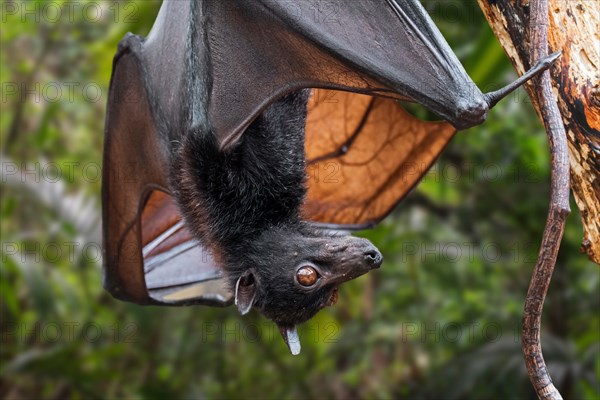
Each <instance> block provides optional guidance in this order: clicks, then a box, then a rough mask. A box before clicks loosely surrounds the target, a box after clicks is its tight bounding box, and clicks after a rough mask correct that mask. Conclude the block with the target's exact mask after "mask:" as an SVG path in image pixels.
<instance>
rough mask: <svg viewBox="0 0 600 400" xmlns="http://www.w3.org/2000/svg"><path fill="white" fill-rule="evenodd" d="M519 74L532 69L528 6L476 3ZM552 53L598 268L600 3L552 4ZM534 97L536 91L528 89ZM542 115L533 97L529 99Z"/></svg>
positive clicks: (509, 0) (588, 244)
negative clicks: (559, 53)
mask: <svg viewBox="0 0 600 400" xmlns="http://www.w3.org/2000/svg"><path fill="white" fill-rule="evenodd" d="M478 1H479V5H480V7H481V9H482V10H483V12H484V14H485V16H486V18H487V20H488V22H489V23H490V26H491V27H492V30H493V31H494V33H495V34H496V36H497V37H498V39H499V40H500V43H501V44H502V47H504V50H505V51H506V52H507V54H508V56H509V57H510V59H511V61H512V63H513V65H514V66H515V68H516V69H517V71H518V72H519V73H520V74H522V73H523V72H524V71H525V70H527V69H528V68H529V67H530V61H531V59H530V58H529V51H530V49H531V45H530V36H529V29H528V21H529V6H530V2H529V1H515V0H497V1H490V0H478ZM548 1H549V13H548V33H549V34H548V42H549V51H550V52H554V51H559V50H562V52H563V54H562V57H561V58H560V60H559V61H558V62H557V63H556V64H555V65H554V66H553V67H552V68H551V81H552V86H553V88H554V92H555V93H556V95H557V97H558V106H559V109H560V113H561V115H562V119H563V123H564V125H565V129H566V132H567V139H568V144H569V158H570V167H571V187H572V189H573V194H574V197H575V201H576V203H577V207H578V208H579V210H580V212H581V218H582V222H583V227H584V238H583V243H582V247H581V249H582V251H584V252H585V253H586V254H587V256H588V257H589V258H590V260H592V261H594V262H596V263H598V264H600V2H598V1H597V0H568V1H567V0H548ZM526 89H527V91H528V93H529V95H530V96H531V95H532V86H531V85H527V87H526ZM531 97H532V99H533V103H534V106H535V108H536V110H538V113H539V106H538V102H537V99H536V98H535V96H531Z"/></svg>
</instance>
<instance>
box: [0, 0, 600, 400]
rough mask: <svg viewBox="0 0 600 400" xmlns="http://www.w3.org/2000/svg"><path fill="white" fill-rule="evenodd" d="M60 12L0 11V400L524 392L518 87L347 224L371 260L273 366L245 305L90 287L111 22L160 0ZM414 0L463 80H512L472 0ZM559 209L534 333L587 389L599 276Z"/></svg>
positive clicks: (573, 381)
mask: <svg viewBox="0 0 600 400" xmlns="http://www.w3.org/2000/svg"><path fill="white" fill-rule="evenodd" d="M67 3H68V2H67ZM67 3H66V2H61V1H58V2H51V3H50V2H11V1H4V2H3V3H2V4H1V6H2V9H1V12H2V15H1V21H2V29H1V46H2V52H1V62H0V67H1V71H0V78H1V82H2V93H1V95H2V99H1V107H2V112H1V118H0V129H1V136H0V143H1V145H2V150H1V154H2V160H1V161H2V202H1V205H0V215H1V221H2V225H1V228H2V229H1V233H2V248H1V251H2V253H1V268H0V274H1V281H0V289H1V297H0V298H1V300H0V301H1V303H0V310H1V312H2V316H1V334H2V337H1V340H0V360H1V369H0V395H1V396H2V398H8V399H17V398H57V399H58V398H110V399H113V398H167V397H168V398H235V397H244V398H309V397H310V398H313V397H316V398H330V397H335V398H363V397H364V398H422V399H429V398H431V399H440V398H444V399H508V398H515V399H516V398H519V399H534V398H535V396H534V394H533V392H532V389H531V385H530V384H529V381H528V378H527V376H526V373H525V367H524V363H523V360H522V355H521V353H520V338H519V325H520V319H521V314H522V308H523V301H524V296H525V293H526V290H527V287H528V284H529V278H530V275H531V271H532V268H533V266H534V262H535V257H536V254H537V250H538V246H539V243H540V238H541V233H542V229H543V227H544V223H545V217H546V212H547V208H548V201H549V156H548V144H547V140H546V136H545V132H544V131H543V129H542V127H541V125H540V123H539V121H538V120H537V117H536V115H535V112H534V111H533V109H532V107H531V105H530V104H529V101H528V98H527V96H526V94H525V93H524V91H519V92H517V93H515V94H514V95H512V96H511V97H509V98H508V99H506V100H504V101H503V102H501V103H500V104H499V105H498V106H497V107H496V108H495V109H494V110H493V111H492V112H491V113H490V116H489V119H488V121H487V122H486V123H485V124H483V125H482V126H480V127H476V128H472V129H469V130H468V131H464V132H461V133H460V134H458V136H457V137H456V139H455V140H454V141H453V142H452V144H451V145H450V146H449V147H448V148H447V150H446V151H445V152H444V155H443V156H442V157H441V159H440V160H439V162H438V163H437V164H436V166H435V167H434V170H433V171H432V172H430V173H429V175H428V176H427V177H426V178H425V180H424V181H423V182H422V184H421V185H420V186H419V187H418V189H417V190H416V191H415V192H413V193H412V194H411V196H410V197H409V198H408V199H407V200H406V201H405V202H404V203H403V204H401V205H400V206H398V207H397V208H396V210H395V211H394V212H393V213H392V215H390V217H388V218H387V219H386V220H385V221H384V222H383V223H382V224H381V225H380V226H379V227H378V228H377V229H374V230H371V231H365V232H361V235H364V236H366V237H368V238H370V239H371V240H372V241H373V243H375V244H376V245H377V246H378V247H379V249H380V250H381V251H382V252H383V254H384V257H385V262H384V265H383V267H382V268H381V269H380V270H377V271H374V272H371V273H369V274H368V275H366V276H364V277H361V278H360V279H358V280H356V281H354V282H352V283H349V284H346V285H345V286H344V287H342V289H341V291H340V299H339V302H338V304H337V305H336V306H335V307H333V308H328V309H326V310H324V311H322V312H320V313H319V314H318V315H317V316H316V317H315V318H314V319H313V320H312V321H310V322H308V323H306V324H304V325H303V326H301V327H300V330H299V333H300V337H301V340H302V345H303V348H302V354H301V355H300V356H297V357H292V356H291V355H290V354H289V353H288V351H287V349H286V348H285V346H284V344H283V342H282V340H281V339H280V338H279V334H278V332H277V331H276V329H275V328H274V326H273V325H272V324H271V323H270V322H269V321H267V320H266V319H264V318H263V317H261V316H260V315H258V314H257V313H256V312H255V311H253V312H251V313H250V314H249V315H247V316H245V317H240V316H239V315H238V313H237V312H236V310H235V309H234V308H233V307H230V308H228V309H211V308H206V307H188V308H159V307H141V306H136V305H133V304H126V303H123V302H120V301H117V300H114V299H113V298H112V297H111V296H110V295H109V294H108V293H106V292H105V291H104V290H103V289H102V285H101V259H100V255H99V248H100V232H101V225H100V223H101V222H100V209H101V208H100V207H101V204H100V196H99V193H100V185H101V182H100V175H99V173H100V168H101V157H102V143H103V129H104V113H105V103H106V94H107V88H108V83H109V79H110V73H111V63H112V57H113V55H114V53H115V51H116V47H117V43H118V42H119V40H120V39H121V38H122V37H123V35H124V34H125V33H126V32H128V31H131V32H133V33H137V34H142V35H146V34H147V33H148V31H149V29H150V27H151V26H152V22H153V21H154V18H155V16H156V13H157V11H158V8H159V6H160V4H159V2H156V1H137V2H112V1H95V2H90V3H87V2H77V1H76V2H71V3H70V5H68V6H67ZM48 4H51V5H53V6H48ZM425 4H426V6H427V8H428V10H429V11H430V12H431V13H432V16H433V17H434V20H435V22H436V23H437V24H438V26H439V27H440V29H441V30H442V32H443V33H444V35H445V36H446V38H447V40H448V41H449V43H450V44H451V46H452V48H453V49H454V51H455V52H456V54H457V55H458V56H459V58H460V59H461V61H462V62H463V64H464V66H465V68H466V70H467V72H468V73H469V75H470V76H471V77H472V78H473V80H474V81H475V82H476V83H477V84H478V85H479V87H480V88H482V90H484V91H487V90H491V89H494V88H498V87H500V86H501V85H503V84H505V83H507V82H509V81H511V80H513V79H514V78H515V76H516V75H515V73H514V71H513V69H512V67H511V66H510V63H509V61H508V59H507V57H506V56H505V54H504V52H503V50H502V49H501V47H500V46H499V44H498V43H497V40H496V39H495V38H494V36H493V34H492V32H491V30H490V28H489V27H488V26H487V24H486V22H485V20H484V19H483V16H482V15H481V12H480V11H479V9H478V7H477V4H476V3H474V2H470V1H469V2H458V1H455V2H449V1H439V2H431V1H429V2H425ZM50 7H56V9H52V8H50ZM56 10H62V11H61V14H60V15H57V14H56ZM69 10H70V12H67V11H69ZM413 111H414V112H415V113H417V114H418V115H420V116H423V117H428V115H426V112H424V111H423V110H418V109H413ZM132 151H135V149H132ZM17 169H18V170H21V171H27V172H28V173H27V174H25V175H24V176H20V175H18V174H17V173H16V171H17ZM572 209H573V213H572V214H571V216H570V217H569V220H568V223H567V228H566V232H565V237H564V240H563V243H562V248H561V252H560V254H559V259H558V263H557V267H556V271H555V274H554V278H553V281H552V284H551V287H550V291H549V294H548V298H547V300H546V305H545V312H544V318H543V330H542V341H543V346H544V351H545V356H546V360H547V362H548V367H549V370H550V373H551V375H552V376H553V379H554V381H555V383H556V385H557V386H558V388H559V389H560V390H561V391H562V392H563V395H564V396H565V398H568V399H594V398H599V397H600V384H599V378H598V376H599V374H600V344H599V343H600V340H599V339H600V334H599V332H600V326H599V325H600V318H599V316H598V305H599V303H600V301H599V300H600V298H599V290H598V285H599V278H600V270H599V269H598V267H597V266H595V265H594V264H592V263H591V262H590V261H588V260H587V259H586V257H585V256H584V255H582V254H581V253H580V251H579V246H580V242H581V239H582V228H581V222H580V219H579V215H578V210H577V207H576V205H575V203H574V202H572Z"/></svg>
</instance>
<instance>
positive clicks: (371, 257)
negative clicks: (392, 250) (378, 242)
mask: <svg viewBox="0 0 600 400" xmlns="http://www.w3.org/2000/svg"><path fill="white" fill-rule="evenodd" d="M363 254H364V256H365V261H366V262H367V264H368V265H369V266H370V267H371V268H379V267H381V263H382V262H383V256H382V255H381V253H380V252H379V250H377V248H376V247H375V246H373V245H371V248H370V249H368V250H366V251H365V252H364V253H363Z"/></svg>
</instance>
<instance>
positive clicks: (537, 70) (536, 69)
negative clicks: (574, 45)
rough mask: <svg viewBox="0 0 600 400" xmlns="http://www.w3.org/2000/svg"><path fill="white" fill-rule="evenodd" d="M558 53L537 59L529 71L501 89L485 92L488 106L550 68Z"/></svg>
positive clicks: (559, 53)
mask: <svg viewBox="0 0 600 400" xmlns="http://www.w3.org/2000/svg"><path fill="white" fill-rule="evenodd" d="M560 55H561V52H560V51H557V52H555V53H552V54H550V55H547V56H546V57H544V58H542V59H541V60H540V61H538V62H537V64H535V65H534V66H533V67H532V68H531V69H530V70H529V71H527V72H525V73H524V74H523V75H521V76H520V77H519V79H517V80H516V81H514V82H512V83H510V84H508V85H506V86H505V87H503V88H502V89H499V90H496V91H495V92H490V93H485V94H484V97H485V100H486V101H487V104H488V108H492V107H494V106H495V105H496V104H497V103H498V102H499V101H500V100H502V99H503V98H505V97H506V96H507V95H509V94H510V93H512V92H513V91H514V90H515V89H517V88H519V87H520V86H522V85H523V84H524V83H525V82H527V81H528V80H530V79H532V78H534V77H536V76H538V75H539V74H541V73H542V72H544V71H545V70H547V69H548V68H550V66H551V65H552V64H553V63H554V61H556V60H557V59H558V57H559V56H560Z"/></svg>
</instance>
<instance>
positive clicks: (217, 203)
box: [172, 90, 380, 326]
mask: <svg viewBox="0 0 600 400" xmlns="http://www.w3.org/2000/svg"><path fill="white" fill-rule="evenodd" d="M308 94H309V92H308V91H307V90H302V91H298V92H295V93H291V94H289V95H287V96H285V97H283V98H281V99H280V100H278V101H277V102H275V103H274V104H272V105H271V106H270V107H269V108H268V109H267V110H265V111H264V112H263V113H262V114H261V115H260V116H259V117H258V118H257V119H256V120H255V121H254V122H253V123H252V124H251V125H250V126H249V127H248V129H247V130H246V131H245V132H244V134H243V135H242V137H241V139H240V140H239V142H238V143H237V144H236V145H235V146H234V147H233V148H231V149H230V150H228V151H220V150H219V148H218V144H217V140H216V138H215V136H214V134H213V133H212V132H210V131H209V132H206V131H202V128H195V129H194V130H192V131H191V132H190V133H189V134H188V135H187V136H186V137H185V139H184V141H183V143H182V145H181V147H180V149H179V153H178V156H177V162H176V163H175V167H174V170H173V171H172V179H173V186H174V188H175V192H176V193H175V195H176V198H177V200H178V202H179V205H180V208H181V210H182V213H183V215H184V218H185V221H186V224H187V225H188V226H189V227H190V228H191V229H192V231H193V232H194V233H195V235H197V236H198V238H199V239H200V240H201V241H202V242H203V243H205V244H207V245H208V246H209V247H210V248H211V250H212V251H213V253H214V254H215V255H216V258H217V260H218V261H219V262H220V264H221V265H222V266H223V269H224V271H225V273H226V275H227V279H228V281H229V283H230V285H231V288H232V290H235V288H236V282H237V281H238V279H239V278H240V276H242V274H244V273H248V272H250V274H251V276H252V281H253V282H255V287H254V289H253V290H255V297H254V301H253V305H254V306H255V307H257V308H258V309H260V310H261V311H262V312H263V313H264V314H265V315H266V316H267V317H269V318H270V319H272V320H274V321H275V322H276V323H278V324H279V325H280V326H294V325H295V324H297V323H301V322H304V321H306V320H307V319H309V318H310V317H312V316H313V315H314V314H315V313H316V312H317V311H319V310H320V309H321V308H322V307H324V306H325V305H327V304H328V302H329V300H330V299H331V296H332V291H333V290H334V289H335V288H336V287H337V285H338V284H339V283H340V281H339V279H338V280H336V277H337V276H343V277H344V278H345V280H348V279H351V278H352V277H355V276H358V275H360V274H362V273H365V272H366V271H367V270H368V269H370V268H372V267H373V265H374V264H377V266H378V265H379V264H378V262H380V260H379V261H378V262H370V263H368V265H367V268H365V261H364V260H365V254H367V253H368V254H373V252H372V251H373V249H374V248H373V246H372V245H370V243H368V241H365V240H363V239H357V238H352V237H343V236H334V235H331V234H327V233H324V232H322V231H320V230H317V229H314V228H312V227H310V226H309V225H308V224H307V223H305V222H303V221H301V219H300V207H301V205H302V203H303V201H304V197H305V194H306V186H305V177H306V173H305V154H304V127H305V122H306V113H307V111H306V107H307V106H306V104H307V100H308ZM349 246H350V247H349ZM374 251H375V252H376V249H375V250H374ZM369 252H371V253H369ZM377 254H378V253H377ZM306 264H308V265H311V266H314V267H315V268H317V269H318V270H319V271H320V272H321V273H322V274H323V276H324V278H323V279H322V280H320V281H319V284H318V285H315V287H313V288H310V289H307V288H305V287H302V286H301V285H299V284H298V282H296V280H295V274H296V270H297V268H298V267H300V266H302V265H306ZM353 269H354V270H355V271H353ZM325 277H326V278H327V279H326V278H325Z"/></svg>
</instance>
